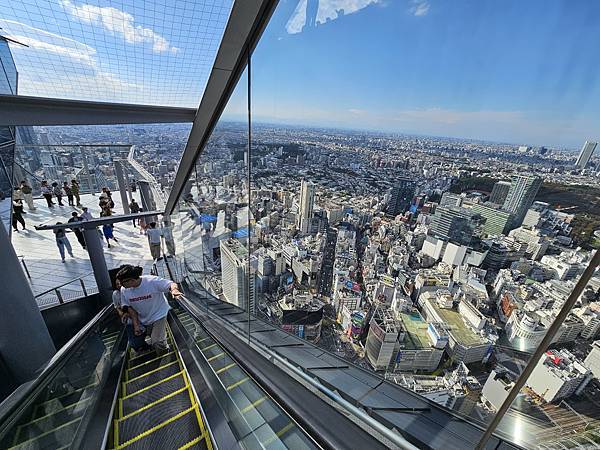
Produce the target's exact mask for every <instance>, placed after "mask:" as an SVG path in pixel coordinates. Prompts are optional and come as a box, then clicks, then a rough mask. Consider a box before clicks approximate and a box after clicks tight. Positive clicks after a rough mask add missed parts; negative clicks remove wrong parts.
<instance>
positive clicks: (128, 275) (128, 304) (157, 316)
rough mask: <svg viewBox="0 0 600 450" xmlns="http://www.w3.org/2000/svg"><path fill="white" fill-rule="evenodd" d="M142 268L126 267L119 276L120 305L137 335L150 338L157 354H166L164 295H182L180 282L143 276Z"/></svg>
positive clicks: (165, 300)
mask: <svg viewBox="0 0 600 450" xmlns="http://www.w3.org/2000/svg"><path fill="white" fill-rule="evenodd" d="M142 270H143V269H142V268H141V267H137V266H130V265H126V266H123V267H122V268H121V270H119V273H117V279H118V280H119V282H120V283H121V286H122V288H121V304H122V308H123V312H125V313H128V314H129V316H130V317H131V321H132V323H133V329H134V333H135V335H137V336H139V335H142V334H143V333H144V330H143V328H142V327H145V333H146V335H147V336H148V335H149V336H150V345H151V346H153V347H154V349H155V350H156V352H157V353H159V354H162V353H165V352H166V351H167V332H166V327H167V314H168V313H169V308H170V307H169V303H168V302H167V299H166V297H165V292H170V293H171V295H173V296H174V297H177V296H179V295H181V292H180V291H179V289H178V287H177V283H174V282H172V281H171V280H166V279H164V278H159V277H155V276H151V275H150V276H149V275H144V276H142Z"/></svg>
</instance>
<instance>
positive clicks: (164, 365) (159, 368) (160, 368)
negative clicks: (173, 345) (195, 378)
mask: <svg viewBox="0 0 600 450" xmlns="http://www.w3.org/2000/svg"><path fill="white" fill-rule="evenodd" d="M174 364H179V360H175V361H171V362H170V363H168V364H163V365H162V366H160V367H157V368H156V369H154V370H151V371H149V372H146V373H144V374H142V375H140V376H139V377H135V378H132V379H131V380H127V384H129V383H131V382H133V381H137V380H139V379H141V378H144V377H147V376H148V375H152V374H153V373H156V372H158V371H160V370H162V369H164V368H165V367H170V366H172V365H174Z"/></svg>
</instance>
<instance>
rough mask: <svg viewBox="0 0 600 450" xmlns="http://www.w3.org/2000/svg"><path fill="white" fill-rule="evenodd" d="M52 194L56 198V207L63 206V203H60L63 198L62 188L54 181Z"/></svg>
mask: <svg viewBox="0 0 600 450" xmlns="http://www.w3.org/2000/svg"><path fill="white" fill-rule="evenodd" d="M52 193H53V194H54V196H55V197H56V200H57V201H58V206H65V205H64V203H63V202H62V198H63V191H62V188H61V187H60V186H59V185H58V183H57V182H56V181H55V182H54V183H52Z"/></svg>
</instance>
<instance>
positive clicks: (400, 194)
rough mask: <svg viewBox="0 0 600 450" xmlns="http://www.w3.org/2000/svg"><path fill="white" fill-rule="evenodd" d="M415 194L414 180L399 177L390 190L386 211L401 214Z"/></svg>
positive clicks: (390, 213) (395, 214) (391, 213)
mask: <svg viewBox="0 0 600 450" xmlns="http://www.w3.org/2000/svg"><path fill="white" fill-rule="evenodd" d="M414 195H415V182H414V181H413V180H410V179H408V178H399V179H397V180H396V181H395V183H394V187H392V190H391V192H390V200H389V202H388V205H387V213H388V214H389V215H391V216H397V215H398V214H403V213H404V212H405V211H406V210H407V209H408V208H409V206H410V203H411V202H412V199H413V197H414Z"/></svg>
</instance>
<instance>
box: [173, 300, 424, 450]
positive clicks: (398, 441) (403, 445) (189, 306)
mask: <svg viewBox="0 0 600 450" xmlns="http://www.w3.org/2000/svg"><path fill="white" fill-rule="evenodd" d="M177 299H178V300H179V302H178V303H179V305H180V306H181V307H182V308H183V309H184V310H185V311H186V312H187V313H188V314H190V315H191V316H192V317H194V319H196V320H197V321H198V322H200V323H202V320H201V319H200V317H198V315H197V312H196V311H194V307H196V308H198V305H195V304H194V302H192V301H191V300H189V299H188V298H186V297H185V295H181V296H179V297H178V298H177ZM208 311H210V310H209V308H207V312H208ZM209 315H211V316H213V318H214V319H217V320H218V321H222V320H223V319H222V318H221V317H219V316H218V315H216V314H214V313H213V312H212V311H210V312H209ZM230 331H232V332H233V333H234V334H237V332H236V331H235V330H230ZM238 337H239V336H238ZM240 338H241V337H240ZM254 343H255V344H256V345H257V346H258V347H260V350H261V351H263V352H265V353H266V354H267V355H268V356H269V357H270V359H271V360H272V361H273V360H277V361H278V362H280V363H281V364H282V365H284V366H285V367H286V368H287V369H288V370H290V371H292V372H293V373H294V374H295V375H296V376H298V377H300V378H302V379H303V380H304V382H306V383H308V384H310V385H311V386H313V387H314V388H315V389H317V390H318V391H320V392H321V393H322V394H324V395H325V396H327V397H328V398H329V399H330V400H332V401H333V402H335V403H336V404H337V405H339V407H340V408H341V409H343V410H346V411H347V412H348V413H349V414H351V415H353V416H355V417H356V418H357V419H359V420H361V421H363V422H364V423H366V424H368V425H369V426H371V427H372V428H373V429H375V430H377V431H378V432H379V433H381V434H382V435H383V436H385V437H386V438H387V439H389V440H390V441H391V442H393V443H394V444H395V445H396V446H398V448H400V449H403V450H418V448H417V447H416V446H414V445H413V444H411V443H410V442H408V441H407V440H406V439H405V438H404V437H403V436H402V435H400V434H399V433H397V432H395V431H393V430H391V429H389V428H388V427H386V426H385V425H383V424H382V423H381V422H379V421H378V420H377V419H375V418H373V417H371V416H370V415H368V414H367V413H366V412H364V411H363V410H362V409H360V408H357V407H356V406H354V405H352V404H351V403H350V402H348V401H346V400H345V399H343V398H342V397H341V396H340V395H339V394H337V393H335V392H334V391H332V390H330V389H329V388H327V387H326V386H324V385H323V384H321V383H320V382H319V381H317V380H315V379H314V378H313V377H310V376H308V375H307V374H306V373H304V372H303V371H301V370H300V369H299V368H297V367H296V366H294V365H293V364H291V363H289V362H288V361H287V360H286V359H285V358H282V357H281V356H280V355H279V354H277V353H276V352H274V351H273V350H271V349H270V348H268V347H267V346H265V345H262V344H260V343H257V342H256V341H254Z"/></svg>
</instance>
